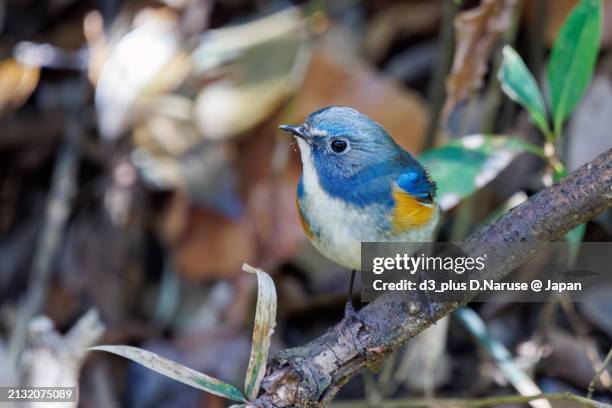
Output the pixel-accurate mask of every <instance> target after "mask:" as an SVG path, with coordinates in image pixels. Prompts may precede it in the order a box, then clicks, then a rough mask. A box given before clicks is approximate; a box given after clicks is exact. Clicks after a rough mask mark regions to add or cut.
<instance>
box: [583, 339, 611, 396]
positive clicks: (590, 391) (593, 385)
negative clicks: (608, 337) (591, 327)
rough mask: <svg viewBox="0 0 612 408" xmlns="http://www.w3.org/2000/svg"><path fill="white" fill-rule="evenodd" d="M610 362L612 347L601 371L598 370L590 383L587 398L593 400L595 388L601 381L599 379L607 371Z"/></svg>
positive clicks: (600, 368)
mask: <svg viewBox="0 0 612 408" xmlns="http://www.w3.org/2000/svg"><path fill="white" fill-rule="evenodd" d="M610 361H612V347H610V351H608V355H607V356H606V358H605V360H604V361H603V363H602V364H601V367H599V370H597V372H596V373H595V376H594V377H593V379H592V380H591V382H590V383H589V387H588V388H587V389H588V394H587V398H593V393H594V392H595V386H596V385H597V381H598V380H599V377H601V375H602V374H603V372H604V371H605V369H606V367H607V366H608V364H610Z"/></svg>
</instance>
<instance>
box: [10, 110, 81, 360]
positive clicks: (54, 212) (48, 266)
mask: <svg viewBox="0 0 612 408" xmlns="http://www.w3.org/2000/svg"><path fill="white" fill-rule="evenodd" d="M80 132H81V129H80V125H79V124H78V123H77V122H76V120H74V119H71V120H68V122H67V123H66V137H65V140H66V142H65V143H64V145H63V146H62V148H61V149H60V152H59V154H58V156H57V159H56V163H55V169H54V172H53V182H52V187H51V192H50V193H49V199H48V201H47V209H46V214H45V224H44V226H43V229H42V232H41V234H40V239H39V241H38V245H37V247H36V252H35V254H34V259H33V261H32V273H31V274H30V284H29V285H28V287H29V288H31V289H30V290H29V291H28V293H27V297H26V298H25V300H24V302H23V303H22V304H21V305H20V307H19V312H18V315H17V319H16V323H15V328H14V329H13V332H12V333H11V338H10V343H9V356H10V359H11V363H12V364H13V366H16V363H17V360H18V358H19V354H20V352H21V351H22V350H23V347H24V345H25V341H26V332H27V327H28V324H29V322H30V320H31V319H32V317H34V316H35V315H36V314H37V313H39V311H40V309H41V307H42V305H43V303H44V302H45V299H46V297H47V289H48V284H49V279H50V277H51V272H52V270H53V263H54V261H55V257H56V255H57V253H58V251H59V246H60V241H61V237H62V234H63V232H64V227H65V224H66V221H67V219H68V215H69V214H70V209H71V207H72V201H73V198H74V196H75V194H76V178H77V174H76V173H77V168H78V162H79V146H78V144H77V143H78V140H80V138H81V137H80Z"/></svg>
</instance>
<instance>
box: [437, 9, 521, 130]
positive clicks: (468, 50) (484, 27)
mask: <svg viewBox="0 0 612 408" xmlns="http://www.w3.org/2000/svg"><path fill="white" fill-rule="evenodd" d="M516 4H517V1H516V0H483V1H482V3H480V6H478V7H476V8H474V9H470V10H467V11H464V12H462V13H460V14H459V15H458V16H457V17H455V57H454V60H453V66H452V68H451V72H450V74H449V76H448V78H447V80H446V92H447V97H446V102H445V103H444V111H443V122H446V121H447V119H448V117H449V115H450V114H451V112H452V111H453V109H454V108H455V107H456V106H457V104H458V103H460V102H461V101H463V100H465V99H466V98H467V97H468V96H469V94H470V93H472V92H474V91H476V90H478V89H480V88H481V87H482V83H483V80H482V79H483V77H484V75H485V74H486V73H487V62H488V60H489V57H490V55H491V51H492V50H493V45H495V43H496V42H497V40H498V39H499V37H500V36H501V35H502V34H503V33H504V32H505V31H506V30H507V29H508V28H509V27H510V25H511V23H512V16H513V14H514V8H515V6H516Z"/></svg>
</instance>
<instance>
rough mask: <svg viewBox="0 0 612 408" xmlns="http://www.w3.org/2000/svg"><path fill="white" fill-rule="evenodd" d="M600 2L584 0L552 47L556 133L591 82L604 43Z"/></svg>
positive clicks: (550, 77) (551, 82)
mask: <svg viewBox="0 0 612 408" xmlns="http://www.w3.org/2000/svg"><path fill="white" fill-rule="evenodd" d="M601 26H602V4H601V0H582V1H581V2H580V3H579V4H578V5H577V6H576V7H575V8H574V10H573V11H572V12H571V14H570V15H569V17H568V18H567V20H566V21H565V23H564V24H563V26H562V27H561V30H560V31H559V35H558V36H557V39H556V40H555V43H554V44H553V49H552V52H551V56H550V61H549V63H548V86H549V88H550V99H551V107H552V111H553V123H554V130H555V134H556V135H559V134H560V131H561V126H562V125H563V121H564V120H565V119H567V117H568V116H569V114H570V113H571V112H572V110H573V109H574V108H575V107H576V104H577V103H578V102H579V101H580V99H581V98H582V96H583V95H584V93H585V92H586V89H587V87H588V85H589V83H590V82H591V77H592V76H593V70H594V69H595V63H596V61H597V54H598V52H599V44H600V42H601Z"/></svg>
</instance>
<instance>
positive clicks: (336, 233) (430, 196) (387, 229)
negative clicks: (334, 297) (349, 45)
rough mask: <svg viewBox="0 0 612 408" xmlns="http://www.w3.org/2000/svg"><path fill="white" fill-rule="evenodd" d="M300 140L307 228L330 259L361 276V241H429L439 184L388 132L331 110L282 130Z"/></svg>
mask: <svg viewBox="0 0 612 408" xmlns="http://www.w3.org/2000/svg"><path fill="white" fill-rule="evenodd" d="M280 128H281V129H283V130H285V131H288V132H291V133H292V134H293V135H294V136H295V138H296V139H297V143H298V146H299V148H300V153H301V157H302V166H303V172H302V175H301V177H300V180H299V183H298V186H297V207H298V211H299V214H300V218H301V221H302V227H303V228H304V231H305V233H306V235H307V236H308V238H309V239H310V241H311V242H312V243H313V244H314V246H315V247H316V248H317V250H319V251H320V252H321V253H322V254H323V255H325V256H326V257H327V258H329V259H331V260H332V261H335V262H336V263H338V264H340V265H343V266H345V267H347V268H350V269H352V270H353V275H352V276H351V288H350V289H349V300H348V303H347V308H349V309H351V310H352V304H350V292H351V291H352V285H353V279H354V274H355V270H360V269H361V242H406V241H408V242H428V241H431V240H432V238H433V233H434V229H435V227H436V224H437V223H438V219H439V208H438V206H437V205H436V202H435V193H436V185H435V183H434V182H433V180H432V179H431V178H430V177H429V174H428V173H427V171H426V170H425V168H424V167H423V166H422V165H421V164H420V163H419V162H418V161H417V160H416V159H415V158H414V157H412V155H411V154H410V153H408V152H407V151H405V150H404V149H403V148H402V147H400V146H399V145H398V144H397V143H395V141H394V140H393V139H392V138H391V137H390V136H389V134H388V133H387V132H386V131H385V129H383V127H382V126H381V125H379V124H378V123H376V122H375V121H373V120H372V119H370V118H369V117H367V116H365V115H363V114H362V113H360V112H358V111H357V110H355V109H352V108H349V107H336V106H332V107H327V108H324V109H321V110H318V111H316V112H313V113H311V114H310V115H309V116H308V117H307V118H306V120H305V121H304V123H303V124H301V125H298V126H293V125H282V126H280Z"/></svg>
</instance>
